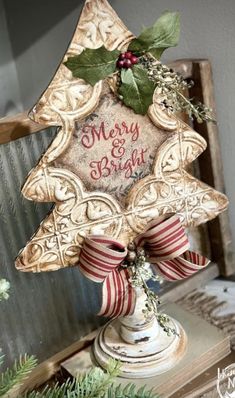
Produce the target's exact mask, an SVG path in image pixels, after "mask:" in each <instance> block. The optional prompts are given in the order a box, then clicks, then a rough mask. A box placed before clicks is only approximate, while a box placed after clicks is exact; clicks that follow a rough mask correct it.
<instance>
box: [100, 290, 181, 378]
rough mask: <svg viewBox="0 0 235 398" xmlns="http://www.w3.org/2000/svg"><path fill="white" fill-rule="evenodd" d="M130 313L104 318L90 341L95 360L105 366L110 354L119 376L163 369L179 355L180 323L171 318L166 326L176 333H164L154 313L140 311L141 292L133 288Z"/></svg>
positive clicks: (140, 375) (144, 374)
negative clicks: (117, 363)
mask: <svg viewBox="0 0 235 398" xmlns="http://www.w3.org/2000/svg"><path fill="white" fill-rule="evenodd" d="M136 290H137V302H136V309H135V312H134V314H133V315H131V316H126V317H123V318H119V319H115V320H112V321H110V322H108V323H107V324H106V325H105V326H104V327H103V328H102V329H101V331H100V333H99V334H98V336H97V337H96V339H95V342H94V345H93V353H94V357H95V359H96V361H97V362H98V363H99V365H101V366H102V367H104V368H105V367H106V366H107V363H108V361H109V360H110V358H114V359H116V360H118V361H120V362H121V365H122V366H121V376H122V377H125V378H131V379H133V378H145V377H151V376H155V375H158V374H160V373H164V372H166V371H167V370H169V369H171V368H172V367H173V366H175V364H176V363H177V362H178V361H179V360H180V359H181V358H182V357H183V355H184V354H185V351H186V346H187V336H186V333H185V331H184V329H183V328H182V326H181V325H180V324H179V323H178V322H177V321H176V320H174V319H173V318H171V321H170V324H169V326H171V327H173V328H174V329H175V330H176V332H177V335H171V336H168V335H167V333H166V332H164V331H163V329H162V328H161V327H160V326H159V324H158V322H157V320H156V318H155V316H154V314H152V315H150V317H149V318H148V319H146V318H145V316H144V314H143V309H144V308H145V293H144V292H143V291H142V290H141V289H140V288H137V289H136Z"/></svg>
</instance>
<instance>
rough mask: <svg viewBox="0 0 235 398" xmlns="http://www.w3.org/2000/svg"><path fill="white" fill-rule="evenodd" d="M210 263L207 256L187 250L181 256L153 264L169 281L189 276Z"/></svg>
mask: <svg viewBox="0 0 235 398" xmlns="http://www.w3.org/2000/svg"><path fill="white" fill-rule="evenodd" d="M209 263H210V260H208V259H207V258H206V257H204V256H202V255H200V254H198V253H195V252H191V251H189V250H187V251H186V252H185V253H183V254H182V255H181V256H179V257H177V258H174V259H172V260H166V261H160V262H158V263H156V264H153V267H154V268H155V270H156V271H157V272H158V273H159V274H160V275H161V276H162V277H163V278H164V279H165V280H167V281H170V282H173V281H177V280H181V279H185V278H189V277H190V276H192V275H193V274H195V273H196V272H198V271H200V270H201V269H203V268H205V267H206V266H207V265H208V264H209Z"/></svg>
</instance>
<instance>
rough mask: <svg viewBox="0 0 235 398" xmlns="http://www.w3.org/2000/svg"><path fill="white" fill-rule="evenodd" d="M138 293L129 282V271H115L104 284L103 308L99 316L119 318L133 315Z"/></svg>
mask: <svg viewBox="0 0 235 398" xmlns="http://www.w3.org/2000/svg"><path fill="white" fill-rule="evenodd" d="M135 303H136V293H135V290H134V289H133V287H132V286H131V284H130V282H129V272H128V270H127V269H122V270H114V271H113V272H112V273H110V274H109V275H108V276H107V278H106V279H105V282H104V284H103V291H102V306H101V309H100V312H99V314H98V315H101V316H106V317H112V318H117V317H119V316H127V315H132V314H133V312H134V309H135Z"/></svg>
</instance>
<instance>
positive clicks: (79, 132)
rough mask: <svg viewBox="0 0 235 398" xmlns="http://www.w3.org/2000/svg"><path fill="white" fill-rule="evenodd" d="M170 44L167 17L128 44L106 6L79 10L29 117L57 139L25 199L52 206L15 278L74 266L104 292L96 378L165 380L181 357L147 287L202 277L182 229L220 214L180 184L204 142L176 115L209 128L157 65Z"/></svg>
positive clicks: (94, 0) (173, 29)
mask: <svg viewBox="0 0 235 398" xmlns="http://www.w3.org/2000/svg"><path fill="white" fill-rule="evenodd" d="M178 38H179V15H178V14H177V13H170V12H166V13H164V14H163V15H162V16H161V17H160V18H159V19H158V20H157V22H156V23H155V24H154V25H153V26H152V27H150V28H147V29H145V30H144V31H143V32H142V33H141V34H140V36H139V37H137V38H134V36H133V35H132V34H131V33H130V32H129V31H128V30H127V28H126V27H125V26H124V24H123V23H122V21H121V20H120V19H119V18H118V16H117V15H116V13H115V12H114V10H113V9H112V8H111V7H110V5H109V4H108V2H107V1H106V0H86V2H85V5H84V8H83V11H82V13H81V16H80V20H79V22H78V26H77V28H76V31H75V34H74V37H73V39H72V41H71V43H70V45H69V47H68V50H67V52H66V54H65V56H64V59H63V60H62V62H61V64H60V65H59V68H58V69H57V72H56V74H55V76H54V78H53V80H52V81H51V83H50V84H49V86H48V88H47V89H46V91H45V92H44V93H43V95H42V97H41V98H40V99H39V101H38V103H37V104H36V106H35V107H34V108H33V110H32V111H31V113H30V117H31V118H32V119H33V120H34V121H35V122H38V123H41V124H44V125H46V126H57V127H58V132H57V136H56V138H55V139H54V141H53V142H52V143H51V145H50V147H49V148H48V149H47V151H46V153H45V154H44V155H43V156H42V158H41V159H40V161H39V163H38V165H37V166H36V167H35V168H34V169H33V170H32V171H31V172H30V174H29V176H28V178H27V180H26V182H25V184H24V186H23V189H22V192H23V195H24V196H25V197H26V198H27V199H29V200H34V201H37V202H54V203H55V205H54V207H53V209H52V211H51V212H50V214H49V215H48V216H47V217H46V218H45V219H44V220H43V221H42V223H41V225H40V226H39V228H38V230H37V231H36V233H35V234H34V235H33V237H32V238H31V240H30V241H29V242H28V243H27V245H26V247H25V248H24V249H23V250H22V251H21V252H20V254H19V256H18V258H17V260H16V267H17V269H18V270H20V271H24V272H43V271H54V270H58V269H61V268H65V267H74V266H77V267H78V268H79V269H80V270H81V271H82V272H83V274H84V275H85V276H86V277H88V278H89V279H91V280H93V281H95V282H98V283H103V302H102V304H101V311H100V314H102V315H105V316H108V317H113V318H115V319H114V320H112V321H111V322H109V323H108V324H107V325H106V326H105V327H104V328H103V329H102V331H101V332H100V334H99V335H98V337H97V339H96V341H95V345H94V354H95V358H96V360H97V362H98V363H99V364H101V366H103V367H107V364H108V363H109V359H110V357H113V358H115V359H117V360H119V361H120V362H121V364H122V367H121V372H122V373H121V374H122V375H124V376H125V377H149V376H152V375H154V374H159V373H162V372H164V371H166V370H168V369H170V368H171V367H172V366H174V365H175V363H176V362H178V361H179V359H180V358H181V357H182V356H183V355H184V353H185V350H186V345H187V337H186V334H185V332H184V330H183V327H182V326H181V325H180V324H179V323H178V322H177V321H176V320H174V319H171V318H169V317H168V316H167V315H165V314H161V313H159V311H158V304H159V299H158V297H157V296H156V295H155V294H154V292H152V291H151V290H150V289H149V287H148V284H147V281H148V279H151V278H152V279H153V280H158V281H160V280H161V278H165V279H167V280H170V281H174V280H179V279H183V278H187V277H189V276H190V275H192V274H193V273H195V272H197V271H198V270H200V269H203V268H204V267H205V266H206V265H207V264H208V262H209V261H208V260H207V259H206V258H205V257H204V256H202V255H200V254H198V253H194V252H192V251H190V246H189V241H188V238H187V236H186V234H185V231H184V229H183V227H187V226H197V225H199V224H201V223H204V222H207V221H208V220H211V219H213V218H214V217H216V216H217V215H218V214H219V213H220V212H221V211H223V210H225V209H226V207H227V204H228V201H227V198H226V197H225V196H224V195H223V194H222V193H219V192H217V191H216V190H214V189H213V188H212V187H210V186H208V185H206V184H205V183H203V182H202V181H200V180H198V179H196V178H195V177H194V176H192V175H190V174H189V173H188V172H187V166H188V165H189V164H190V163H191V162H193V161H194V160H195V159H196V158H197V157H198V156H199V155H200V154H201V153H202V152H203V151H204V150H205V149H206V142H205V140H204V139H203V138H202V137H201V136H200V135H199V134H197V133H196V132H195V131H193V130H192V128H191V127H190V126H189V125H187V124H185V122H183V121H182V120H180V119H179V118H178V117H177V115H176V112H177V111H179V110H182V109H183V110H185V111H186V112H187V113H188V114H189V115H190V116H192V117H196V118H197V120H198V121H203V120H207V121H213V120H214V118H213V114H212V112H211V110H210V109H208V108H206V107H205V106H204V105H202V104H200V103H196V104H194V103H192V102H191V101H190V100H188V99H187V98H186V97H185V96H184V94H183V91H184V89H186V88H187V87H188V84H191V83H186V82H184V80H183V79H182V78H181V77H180V76H178V75H177V74H175V73H174V72H173V71H172V70H170V69H169V68H167V67H165V66H164V65H162V64H161V63H160V61H159V57H160V56H161V54H162V52H163V51H164V50H165V49H166V48H168V47H172V46H175V45H176V44H177V42H178ZM151 264H152V266H151ZM151 267H152V268H151ZM152 270H153V273H152Z"/></svg>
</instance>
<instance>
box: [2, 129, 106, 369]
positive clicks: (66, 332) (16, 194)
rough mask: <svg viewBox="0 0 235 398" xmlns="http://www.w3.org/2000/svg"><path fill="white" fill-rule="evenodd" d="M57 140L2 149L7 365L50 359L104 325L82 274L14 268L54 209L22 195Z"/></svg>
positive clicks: (47, 134) (36, 138)
mask: <svg viewBox="0 0 235 398" xmlns="http://www.w3.org/2000/svg"><path fill="white" fill-rule="evenodd" d="M54 135H55V130H54V129H47V130H45V131H42V132H40V133H37V134H34V135H31V136H28V137H26V138H22V139H19V140H17V141H13V142H11V143H9V144H6V145H2V146H0V181H1V190H0V223H1V224H0V277H5V278H7V279H8V280H9V281H10V283H11V294H10V298H9V300H8V301H4V302H1V304H0V347H1V348H2V350H3V352H4V353H5V355H6V364H10V363H11V362H12V361H13V360H14V359H15V358H16V357H18V356H19V354H23V353H25V352H27V353H29V354H35V355H36V356H37V357H38V359H39V361H41V360H43V359H46V358H48V357H50V356H51V355H53V354H54V353H56V352H58V351H59V350H61V349H63V348H65V347H66V346H68V345H69V344H71V343H72V342H74V341H76V340H78V339H79V338H80V337H81V336H83V335H86V334H87V333H89V332H90V331H91V330H92V329H95V328H96V327H97V326H98V325H99V324H100V323H101V322H102V320H101V319H100V318H98V317H96V316H95V314H96V312H97V310H98V307H99V302H100V289H99V286H98V285H97V284H95V285H94V284H93V283H92V282H89V281H88V280H87V279H86V278H84V277H83V276H82V275H81V274H80V272H79V270H78V269H77V268H76V269H64V270H61V271H57V272H54V273H42V274H27V273H26V274H24V273H20V272H18V271H17V270H16V269H15V267H14V258H15V257H16V255H17V253H18V251H19V249H20V248H21V247H23V246H24V245H25V243H26V241H27V240H28V239H29V238H30V236H31V235H32V234H33V233H34V231H35V229H36V228H37V226H38V225H39V223H40V221H41V220H42V219H43V218H44V217H45V215H46V213H47V212H48V210H49V209H50V207H51V205H50V204H43V203H34V202H30V201H28V200H26V199H24V198H23V196H22V195H21V193H20V189H21V186H22V184H23V182H24V180H25V178H26V175H27V174H28V172H29V171H30V170H31V168H32V167H34V166H35V165H36V164H37V161H38V159H39V158H40V156H41V154H42V152H43V151H45V150H46V148H47V147H48V145H49V143H50V142H51V140H52V138H53V137H54Z"/></svg>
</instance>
